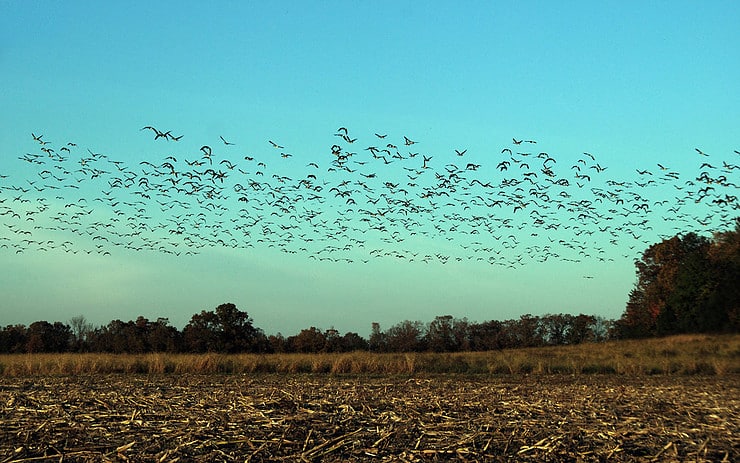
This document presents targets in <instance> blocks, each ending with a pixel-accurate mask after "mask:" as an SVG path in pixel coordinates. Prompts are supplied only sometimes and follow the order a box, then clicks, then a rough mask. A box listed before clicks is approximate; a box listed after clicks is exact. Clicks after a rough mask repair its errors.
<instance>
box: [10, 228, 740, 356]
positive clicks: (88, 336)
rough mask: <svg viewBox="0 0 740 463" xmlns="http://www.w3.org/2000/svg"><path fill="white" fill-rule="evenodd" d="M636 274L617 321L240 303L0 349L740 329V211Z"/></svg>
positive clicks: (455, 342)
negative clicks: (309, 320) (178, 323)
mask: <svg viewBox="0 0 740 463" xmlns="http://www.w3.org/2000/svg"><path fill="white" fill-rule="evenodd" d="M635 266H636V268H637V271H636V273H637V282H636V283H635V287H634V288H633V289H632V291H631V292H630V295H629V301H628V302H627V307H626V309H625V312H624V314H623V315H622V317H621V318H620V319H619V320H617V321H612V320H607V319H604V318H601V317H594V316H591V315H583V314H581V315H569V314H548V315H544V316H536V315H530V314H527V315H522V316H521V317H519V318H518V319H514V320H505V321H497V320H490V321H486V322H481V323H478V322H470V321H468V320H467V319H465V318H462V319H458V318H453V317H452V316H450V315H442V316H438V317H436V318H435V319H434V320H432V321H431V322H429V323H423V322H421V321H409V320H405V321H402V322H400V323H398V324H396V325H393V326H391V327H390V328H388V329H386V330H385V331H383V330H382V329H381V327H380V325H379V324H378V323H373V324H372V331H371V333H370V336H369V338H368V339H364V338H363V337H362V336H360V335H359V334H357V333H353V332H349V333H345V334H344V335H341V334H340V333H339V332H338V331H337V330H335V329H334V328H330V329H327V330H321V329H319V328H316V327H313V326H312V327H310V328H308V329H304V330H301V332H300V333H298V334H296V335H294V336H288V337H285V336H283V335H282V334H280V333H278V334H276V335H270V336H267V335H265V333H264V332H263V331H262V330H261V329H259V328H256V327H255V326H254V323H253V320H252V319H251V317H249V315H248V314H247V313H246V312H242V311H240V310H239V309H237V308H236V306H235V305H234V304H231V303H227V304H221V305H219V306H218V307H216V309H215V310H211V311H206V310H204V311H202V312H200V313H199V314H195V315H193V316H192V318H191V319H190V322H189V323H188V324H187V325H186V326H185V328H184V329H183V330H182V331H180V330H178V329H177V328H175V327H173V326H171V325H170V324H169V320H168V319H166V318H157V319H156V320H155V321H151V320H149V319H147V318H145V317H142V316H140V317H138V318H137V319H136V320H130V321H127V322H124V321H121V320H113V321H111V322H110V323H108V324H107V325H105V326H100V327H98V328H93V326H92V325H91V324H90V323H88V322H87V321H86V320H85V318H84V317H82V316H79V317H75V318H73V319H72V320H70V322H69V323H68V324H65V323H62V322H54V323H49V322H47V321H37V322H34V323H31V325H29V326H25V325H9V326H6V327H5V328H3V329H2V330H0V353H36V352H111V353H137V354H138V353H148V352H193V353H198V352H224V353H237V352H260V353H268V352H349V351H355V350H370V351H374V352H414V351H434V352H456V351H485V350H496V349H507V348H518V347H537V346H556V345H566V344H580V343H583V342H599V341H604V340H608V339H613V338H639V337H649V336H662V335H670V334H678V333H697V332H698V333H706V332H733V333H737V332H738V331H739V328H740V218H738V219H735V229H734V230H730V231H726V232H720V233H715V234H714V236H713V237H712V238H711V239H709V238H705V237H702V236H699V235H697V234H695V233H688V234H686V235H678V236H674V237H672V238H668V239H665V240H663V241H661V242H660V243H656V244H653V245H652V246H650V247H649V248H648V249H646V250H645V251H644V253H643V254H642V257H641V259H639V260H637V261H636V262H635Z"/></svg>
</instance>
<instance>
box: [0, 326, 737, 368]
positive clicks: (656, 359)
mask: <svg viewBox="0 0 740 463" xmlns="http://www.w3.org/2000/svg"><path fill="white" fill-rule="evenodd" d="M182 373H189V374H231V373H239V374H247V373H311V374H335V375H336V374H373V375H398V374H403V375H405V374H417V373H418V374H425V373H428V374H435V373H455V374H486V375H521V374H618V375H648V374H675V375H694V374H706V375H726V374H738V373H740V335H721V336H710V335H681V336H672V337H668V338H660V339H646V340H626V341H612V342H608V343H603V344H581V345H577V346H559V347H541V348H530V349H507V350H501V351H490V352H459V353H386V354H376V353H370V352H352V353H337V354H265V355H260V354H237V355H225V354H215V353H210V354H162V353H155V354H143V355H128V354H127V355H114V354H16V355H0V376H4V377H21V376H34V375H89V374H93V375H94V374H182Z"/></svg>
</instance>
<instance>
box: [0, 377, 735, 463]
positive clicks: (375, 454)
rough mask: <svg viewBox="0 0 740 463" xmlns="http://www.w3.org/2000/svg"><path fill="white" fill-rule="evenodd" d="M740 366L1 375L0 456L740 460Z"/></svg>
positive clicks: (15, 458) (142, 459) (67, 458)
mask: <svg viewBox="0 0 740 463" xmlns="http://www.w3.org/2000/svg"><path fill="white" fill-rule="evenodd" d="M739 379H740V378H739V377H738V376H737V375H729V376H706V377H703V376H684V377H682V376H631V377H630V376H618V375H579V376H567V375H529V376H521V377H519V376H517V377H514V376H501V377H465V376H460V377H454V376H425V377H413V378H409V377H369V376H330V375H325V376H322V375H256V376H255V375H201V376H196V375H161V376H126V375H110V376H88V377H85V376H70V377H50V376H45V377H33V378H25V379H23V378H18V379H13V378H0V462H12V461H14V462H22V461H29V462H30V461H55V462H58V461H70V462H76V461H84V462H87V461H131V462H174V461H180V462H206V461H208V462H210V461H242V462H243V461H278V460H285V461H442V460H448V461H450V460H452V461H537V462H542V461H584V462H590V461H610V462H611V461H615V462H627V461H630V462H633V461H692V462H696V461H699V462H701V461H739V460H740V393H739V391H738V384H739V383H740V381H738V380H739Z"/></svg>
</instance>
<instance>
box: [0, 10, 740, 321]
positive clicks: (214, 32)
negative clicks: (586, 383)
mask: <svg viewBox="0 0 740 463" xmlns="http://www.w3.org/2000/svg"><path fill="white" fill-rule="evenodd" d="M738 24H740V7H738V4H737V2H731V1H728V2H722V1H715V2H688V1H687V2H678V1H670V2H626V3H625V2H622V1H620V2H585V1H584V2H564V3H563V2H462V3H460V2H427V4H426V5H424V6H421V5H420V4H419V2H395V1H394V2H346V1H344V2H281V3H278V2H215V3H204V2H180V1H178V2H157V4H156V5H151V4H149V2H113V3H111V2H80V1H69V2H51V1H39V2H20V1H17V2H14V1H2V2H0V39H1V40H0V69H1V70H2V72H0V103H1V106H2V110H1V111H0V147H1V148H0V176H2V177H0V201H2V202H0V259H2V267H0V268H1V269H2V270H0V294H2V298H0V325H3V326H4V325H7V324H13V323H24V324H29V323H31V322H33V321H36V320H48V321H68V320H69V319H70V318H72V317H74V316H76V315H84V316H85V317H86V318H87V319H88V320H90V321H91V322H93V323H94V324H96V325H99V324H104V323H107V322H109V321H110V320H112V319H115V318H119V319H122V320H130V319H135V318H136V317H137V316H138V315H143V316H145V317H147V318H150V319H156V318H157V317H168V318H169V319H170V321H171V323H172V324H173V325H176V326H178V327H180V328H181V327H183V326H184V325H185V324H186V323H187V321H188V320H189V319H190V317H191V316H192V315H193V314H194V313H198V312H200V311H201V310H204V309H205V310H211V309H213V308H215V307H216V306H217V305H219V304H221V303H224V302H233V303H235V304H236V305H237V307H238V308H239V309H241V310H244V311H247V312H248V313H249V314H250V315H251V316H252V317H253V319H254V321H255V324H256V326H258V327H260V328H262V329H264V330H265V331H266V332H267V333H268V334H272V333H276V332H278V331H280V332H282V333H283V334H286V335H289V334H295V333H297V332H298V331H299V330H300V329H302V328H307V327H310V326H317V327H320V328H323V329H326V328H329V327H331V326H334V327H335V328H337V329H338V330H339V331H341V332H346V331H357V332H359V333H360V334H362V335H363V336H366V335H367V334H368V333H369V331H370V324H371V323H372V322H375V321H377V322H379V323H381V327H383V328H388V327H389V326H391V325H393V324H395V323H398V322H400V321H403V320H406V319H409V320H422V321H430V320H432V319H433V318H434V317H435V316H437V315H444V314H450V315H454V316H455V317H468V318H469V319H470V320H474V321H484V320H490V319H500V320H502V319H508V318H518V317H519V316H520V315H522V314H525V313H532V314H545V313H560V312H564V313H573V314H577V313H581V312H582V313H589V314H596V315H601V316H604V317H608V318H618V317H619V316H620V315H621V313H622V312H623V310H624V305H625V302H626V300H627V296H628V292H629V290H630V289H631V287H632V285H633V283H634V280H635V276H634V275H635V272H634V265H633V260H634V258H635V257H637V256H638V255H639V253H640V252H641V251H642V250H643V249H645V248H646V247H647V245H649V244H650V243H653V242H656V241H659V240H660V239H661V237H664V236H672V235H673V234H675V233H677V232H680V231H697V232H701V233H704V234H706V233H710V232H711V231H713V230H718V229H726V228H728V227H729V221H730V219H731V218H732V217H734V216H736V215H737V204H738V203H737V200H736V199H735V200H734V201H733V200H732V197H733V196H737V194H738V188H737V184H739V183H740V181H739V180H740V175H738V170H736V169H735V168H734V167H733V166H737V165H738V164H740V156H739V155H738V154H736V152H735V151H734V150H740V141H739V140H738V138H737V134H738V127H740V109H739V108H740V85H738V75H740V47H739V46H738V43H739V42H738V35H737V25H738ZM145 126H152V127H154V128H156V129H157V130H160V131H162V132H165V131H171V135H173V136H180V135H182V139H180V140H179V141H174V140H171V139H168V138H167V137H165V138H164V139H162V138H160V139H157V140H155V139H154V135H155V133H154V131H152V130H143V131H142V130H140V129H141V128H142V127H145ZM340 127H344V128H346V129H347V131H346V135H347V138H348V139H350V140H352V139H355V138H356V139H357V140H356V141H354V142H353V143H350V142H349V141H347V140H345V139H343V137H341V136H338V135H341V134H343V133H344V132H340V131H338V129H339V128H340ZM32 133H33V134H35V135H36V136H41V137H40V140H41V142H43V143H46V144H42V143H41V142H40V141H38V140H34V138H33V137H32ZM376 133H378V134H383V135H387V137H386V138H383V139H381V138H378V137H377V136H376V135H375V134H376ZM220 137H223V139H225V140H226V141H228V142H229V143H233V144H232V145H226V144H225V143H224V142H223V141H222V139H221V138H220ZM404 137H408V139H410V140H413V141H415V142H417V143H414V144H412V145H406V144H405V138H404ZM513 139H516V140H517V141H518V140H524V142H523V143H522V144H515V143H514V141H513ZM527 140H532V141H536V142H537V143H536V144H534V143H527V142H526V141H527ZM269 141H274V142H276V143H277V144H279V145H281V146H283V148H279V149H276V148H274V147H273V146H272V145H271V144H270V143H269ZM70 142H71V143H74V144H75V145H76V146H73V145H68V143H70ZM389 143H390V144H393V145H395V146H396V147H397V148H387V147H386V145H387V144H389ZM335 144H336V145H337V146H339V147H340V148H341V153H340V155H339V156H338V155H337V153H334V154H333V153H332V148H331V147H332V145H335ZM204 145H208V146H209V147H211V149H212V158H211V162H212V163H213V164H208V163H207V160H206V159H205V158H203V156H204V153H205V152H204V151H201V147H202V146H204ZM370 146H375V147H377V148H378V149H388V151H389V153H388V156H386V160H385V161H390V162H385V161H383V160H381V159H379V158H378V157H374V156H373V153H372V152H371V151H368V150H367V149H366V148H368V147H370ZM63 147H64V148H66V149H65V150H62V148H63ZM42 148H46V149H53V150H54V152H53V153H49V152H46V151H42ZM507 148H508V149H510V150H512V151H511V153H508V152H505V151H503V150H505V149H507ZM697 148H698V149H699V150H701V152H702V153H705V154H706V155H702V154H700V153H699V152H698V151H697V150H696V149H697ZM67 150H68V151H67ZM88 150H89V151H88ZM456 150H458V151H460V152H462V151H463V150H467V151H465V153H464V155H463V156H459V155H458V154H457V153H456ZM396 151H398V156H399V157H398V158H392V155H393V154H395V153H396ZM91 153H96V154H97V156H91ZM348 153H350V154H349V156H347V158H346V159H345V160H342V159H341V156H345V155H347V154H348ZM414 153H418V155H414ZM539 153H546V156H545V157H539V158H538V155H539ZM584 153H590V154H591V155H592V156H593V157H588V156H586V155H585V154H584ZM376 154H378V155H383V154H384V153H382V152H381V153H376ZM168 156H171V157H172V158H174V159H176V161H171V160H168ZM424 157H427V158H428V157H431V159H430V160H429V161H428V162H424V161H423V158H424ZM546 157H550V158H551V159H552V161H544V159H545V158H546ZM247 158H249V159H247ZM31 159H33V160H36V159H38V160H39V161H40V162H32V161H31ZM197 159H200V162H203V163H204V165H201V166H197V165H195V166H193V165H189V164H188V163H186V162H185V161H189V162H193V161H195V160H197ZM222 161H226V162H224V163H222ZM502 161H507V162H509V164H510V166H508V168H507V169H506V170H501V169H500V168H499V167H498V166H499V165H500V163H501V162H502ZM142 162H147V163H150V164H151V165H154V166H156V167H150V165H147V164H142ZM166 162H170V163H172V164H173V168H172V169H170V168H169V167H166V166H165V167H162V164H163V163H166ZM258 163H263V164H264V166H260V165H259V164H258ZM311 163H314V164H316V166H317V167H314V166H312V165H311ZM337 163H339V164H338V165H337ZM704 163H707V164H709V166H710V167H706V166H702V165H703V164H704ZM229 164H231V165H233V166H234V168H233V169H230V168H229ZM468 164H473V165H478V166H480V167H479V168H474V170H472V169H468V168H466V166H467V165H468ZM523 164H526V167H525V166H524V165H523ZM658 164H660V165H661V166H664V167H665V169H661V168H660V167H658ZM451 165H452V166H451ZM573 166H578V168H582V170H581V171H578V170H577V169H575V168H573ZM597 166H598V168H597ZM209 167H210V168H212V169H214V171H221V172H223V173H224V174H227V176H226V177H225V180H224V181H220V180H219V179H216V178H209V175H210V174H206V173H204V171H205V170H206V169H207V168H209ZM548 167H549V168H551V173H552V175H548V174H547V173H546V172H544V170H546V168H548ZM602 168H606V169H605V170H602ZM96 169H97V171H96ZM239 169H241V171H240V170H239ZM76 170H80V171H79V172H76ZM168 170H170V172H169V173H168V172H167V171H168ZM44 171H48V173H45V172H44ZM173 171H177V175H176V176H175V174H174V173H173ZM645 171H649V172H650V173H649V174H648V173H644V172H645ZM65 172H66V173H65ZM96 172H97V174H96ZM258 172H260V173H261V174H258ZM530 172H531V174H530V175H529V180H527V177H528V176H527V175H525V174H529V173H530ZM578 172H580V173H581V174H583V175H588V176H589V178H588V180H587V179H585V178H580V177H576V176H575V175H576V174H578ZM640 172H643V173H640ZM193 173H199V174H200V176H201V179H200V180H199V186H198V188H201V187H202V186H203V185H213V188H219V190H218V194H216V196H215V197H211V198H206V197H205V196H204V194H205V192H206V191H207V188H206V189H205V190H204V189H199V190H198V191H197V192H195V193H194V194H193V191H192V190H188V191H187V192H185V189H186V187H184V186H183V184H184V182H185V181H186V178H187V177H186V174H188V175H193ZM702 173H705V174H706V175H704V176H702ZM51 174H55V175H56V177H51ZM373 174H374V175H373ZM534 174H536V176H535V175H534ZM309 175H312V176H314V177H315V178H311V177H309ZM127 176H128V177H127ZM144 177H146V178H147V181H148V182H151V183H152V184H153V183H155V182H158V183H160V184H168V183H169V184H170V186H171V187H172V188H175V185H176V184H177V185H178V187H181V188H182V190H181V191H176V190H174V189H172V190H166V191H165V190H164V188H163V187H160V188H156V187H153V189H152V190H146V191H148V193H149V198H146V197H144V196H142V195H141V194H140V193H145V190H144V187H146V186H147V185H146V184H142V183H141V182H142V180H141V179H142V178H144ZM168 178H170V180H167V179H168ZM443 178H446V180H444V181H443V180H441V179H443ZM700 178H701V179H700ZM116 179H118V181H117V180H116ZM127 179H128V182H127ZM561 179H566V180H567V181H568V184H567V185H564V184H563V183H562V182H561V183H560V184H557V183H556V182H557V181H558V180H561ZM707 179H711V181H708V180H707ZM191 180H192V177H191ZM301 180H305V182H304V183H301ZM473 180H476V182H473ZM512 180H514V182H513V183H511V181H512ZM650 180H653V182H652V183H648V182H649V181H650ZM250 181H252V182H256V183H258V184H259V185H260V186H259V187H253V186H249V185H250V183H249V182H250ZM181 182H182V183H181ZM343 182H347V183H346V184H344V185H343V184H342V183H343ZM444 182H446V183H444ZM507 182H509V183H507ZM686 182H689V183H688V184H687V183H686ZM127 183H128V186H124V185H126V184H127ZM441 183H442V184H443V185H442V186H440V184H441ZM486 183H488V184H489V186H488V187H484V186H483V184H486ZM237 184H239V185H241V186H242V187H244V190H240V189H239V188H240V187H238V186H236V185H237ZM309 184H310V185H311V186H312V187H316V186H321V187H322V188H321V190H310V189H308V185H309ZM388 184H390V186H389V185H388ZM409 184H411V185H409ZM579 184H580V185H579ZM192 185H193V184H191V186H192ZM252 185H254V183H252ZM393 185H396V186H393ZM641 185H642V186H641ZM707 187H711V189H707V190H704V192H705V193H706V196H703V195H702V193H701V192H700V191H701V190H702V189H704V188H707ZM187 188H191V187H187ZM193 188H195V187H193ZM258 188H261V189H258ZM332 188H335V189H336V191H331V189H332ZM517 188H521V190H519V191H517ZM348 190H350V191H349V193H347V194H348V195H349V197H351V198H352V199H353V203H348V201H347V198H348V196H337V195H336V194H335V193H338V192H341V191H345V192H347V191H348ZM401 190H405V191H401ZM137 191H138V193H137ZM106 192H107V193H106ZM430 192H431V193H432V194H431V195H430V194H429V193H430ZM442 192H444V193H442ZM311 195H314V196H320V197H321V199H320V200H319V199H310V198H311ZM517 195H518V196H517ZM239 196H248V198H247V199H248V201H240V200H238V197H239ZM281 196H285V198H284V199H283V200H281V199H280V198H281ZM476 197H478V198H476ZM728 198H729V199H728ZM173 200H176V201H177V202H175V203H171V202H170V201H173ZM495 200H500V201H501V202H502V204H501V205H500V206H496V205H493V202H494V201H495ZM697 200H698V202H697ZM375 201H377V202H375ZM404 201H405V202H404ZM114 203H119V204H114ZM126 203H128V204H126ZM163 203H164V204H163ZM209 203H210V204H209ZM517 204H518V205H519V206H521V207H520V208H516V206H517ZM643 204H648V207H647V208H642V207H641V205H643ZM559 205H561V206H562V207H559ZM514 209H517V210H514ZM569 209H570V210H569ZM75 212H78V213H80V214H79V215H77V216H76V217H75V218H74V219H72V216H73V215H74V214H75ZM582 213H583V214H585V215H581V214H582ZM65 214H66V215H65ZM82 214H85V215H84V216H83V215H82ZM188 214H192V215H189V216H188ZM198 214H201V215H200V216H198ZM622 214H625V215H622ZM16 215H17V216H16ZM70 219H71V221H72V222H75V221H76V222H78V223H77V224H70V223H68V222H69V221H70ZM548 226H549V227H548ZM374 227H375V228H374ZM383 227H384V229H382V228H383ZM133 230H138V234H133V235H128V236H126V235H127V233H129V232H131V231H133ZM26 232H28V233H26ZM512 235H513V237H512ZM636 237H639V238H636ZM219 240H221V241H219ZM188 251H190V252H188ZM178 254H179V255H178ZM191 254H192V255H191Z"/></svg>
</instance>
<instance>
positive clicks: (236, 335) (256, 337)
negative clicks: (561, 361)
mask: <svg viewBox="0 0 740 463" xmlns="http://www.w3.org/2000/svg"><path fill="white" fill-rule="evenodd" d="M611 324H612V322H611V321H610V320H605V319H603V318H599V317H594V316H590V315H577V316H574V315H568V314H557V315H545V316H541V317H540V316H534V315H523V316H521V317H520V318H519V319H517V320H507V321H503V322H500V321H495V320H492V321H488V322H483V323H474V322H469V321H468V320H467V319H464V318H463V319H456V318H453V317H452V316H450V315H443V316H439V317H436V318H435V319H434V320H433V321H431V322H429V323H426V324H425V323H422V322H420V321H413V322H412V321H408V320H407V321H403V322H401V323H398V324H396V325H394V326H391V327H390V328H388V329H387V330H385V331H382V330H381V329H380V325H379V324H377V323H373V325H372V333H371V334H370V337H369V339H365V338H363V337H362V336H360V335H359V334H357V333H354V332H348V333H345V334H344V335H342V334H340V333H339V331H337V330H336V329H334V328H329V329H327V330H321V329H319V328H316V327H313V326H312V327H310V328H307V329H304V330H301V332H300V333H298V334H296V335H295V336H288V337H285V336H283V335H282V334H280V333H278V334H276V335H270V336H266V335H265V334H264V332H263V331H262V330H261V329H259V328H256V327H255V326H254V324H253V320H252V319H251V318H250V317H249V315H248V314H247V313H246V312H242V311H240V310H239V309H237V308H236V306H235V305H234V304H231V303H227V304H221V305H219V306H218V307H216V309H215V310H212V311H206V310H204V311H202V312H200V313H199V314H195V315H193V316H192V318H191V319H190V322H189V323H188V324H187V325H186V326H185V328H184V329H183V330H182V331H180V330H178V329H177V328H175V327H173V326H171V325H170V324H169V321H168V319H166V318H158V319H156V320H155V321H151V320H149V319H147V318H145V317H142V316H140V317H138V318H137V319H136V320H129V321H127V322H124V321H121V320H113V321H111V322H110V323H108V324H107V325H105V326H100V327H98V328H93V326H92V325H91V324H90V323H88V322H87V321H86V320H85V318H84V317H82V316H79V317H75V318H73V319H72V320H70V322H69V324H64V323H61V322H55V323H53V324H52V323H49V322H46V321H40V322H34V323H32V324H31V325H30V326H28V327H26V326H24V325H10V326H6V327H5V328H4V329H3V330H0V352H1V353H35V352H108V353H119V354H121V353H132V354H143V353H149V352H172V353H177V352H183V353H184V352H189V353H201V352H223V353H238V352H255V353H270V352H305V353H310V352H350V351H356V350H371V351H375V352H410V351H435V352H455V351H472V350H478V351H482V350H493V349H503V348H516V347H531V346H545V345H563V344H579V343H582V342H588V341H603V340H605V339H607V338H608V337H609V335H610V327H611Z"/></svg>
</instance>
